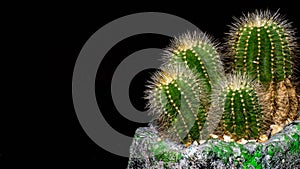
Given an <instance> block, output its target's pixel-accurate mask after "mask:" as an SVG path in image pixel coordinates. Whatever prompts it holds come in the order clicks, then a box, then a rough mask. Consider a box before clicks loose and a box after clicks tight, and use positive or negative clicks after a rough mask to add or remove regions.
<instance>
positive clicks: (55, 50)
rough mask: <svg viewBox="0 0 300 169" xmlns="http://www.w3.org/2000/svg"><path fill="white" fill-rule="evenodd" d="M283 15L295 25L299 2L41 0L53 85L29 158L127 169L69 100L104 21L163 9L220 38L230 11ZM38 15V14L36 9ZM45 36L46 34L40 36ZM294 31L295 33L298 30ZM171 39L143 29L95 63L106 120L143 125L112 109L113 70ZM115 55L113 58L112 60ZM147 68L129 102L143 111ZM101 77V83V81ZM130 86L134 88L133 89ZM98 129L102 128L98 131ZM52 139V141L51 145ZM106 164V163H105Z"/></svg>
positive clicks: (128, 129)
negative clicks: (87, 0) (41, 135)
mask: <svg viewBox="0 0 300 169" xmlns="http://www.w3.org/2000/svg"><path fill="white" fill-rule="evenodd" d="M279 8H280V13H282V14H285V15H286V16H287V18H288V19H289V20H290V21H293V23H294V24H293V26H294V27H296V28H300V17H299V9H298V5H297V4H296V1H295V2H289V1H286V0H285V1H281V2H275V1H272V0H268V1H243V0H241V1H235V2H233V1H221V2H217V1H200V0H198V2H197V3H196V4H195V2H190V1H181V2H180V1H179V2H173V3H171V4H168V5H163V4H161V3H155V2H151V1H140V2H137V3H135V4H133V3H131V4H129V3H126V4H125V3H122V4H121V3H119V2H115V3H114V4H110V5H108V4H104V3H103V4H101V3H98V4H81V3H77V4H67V5H65V4H64V5H62V4H55V5H53V4H45V5H43V8H41V9H40V10H39V11H40V12H41V13H42V14H43V16H42V20H43V22H42V23H43V24H42V30H43V31H42V32H43V38H46V40H47V49H46V52H45V54H46V55H47V59H48V61H47V68H48V73H50V74H49V79H48V80H50V82H49V84H51V87H50V88H51V89H55V90H48V89H46V90H47V92H49V91H51V92H49V93H48V96H49V98H53V99H52V101H51V102H49V103H50V105H49V106H48V107H49V110H51V113H49V114H47V115H46V116H47V117H43V118H44V119H48V120H49V119H50V120H49V121H51V122H50V123H47V129H49V130H48V132H47V134H46V135H45V139H40V140H39V144H37V145H38V146H39V147H38V148H37V149H38V150H37V151H34V152H35V153H32V155H30V157H31V158H32V161H31V162H34V159H39V161H43V162H44V164H57V165H58V164H62V163H63V164H67V165H74V164H75V165H77V164H86V165H91V164H92V165H95V166H98V167H97V168H112V169H119V168H120V169H121V168H126V166H127V162H128V158H124V157H119V156H116V155H113V154H111V153H109V152H107V151H106V150H104V149H102V148H101V147H99V146H98V145H96V144H95V143H94V142H93V141H92V140H91V139H90V138H89V137H88V136H87V135H86V133H85V132H84V130H83V129H82V128H81V126H80V124H79V121H78V120H77V117H76V114H75V110H74V108H73V102H72V89H71V87H72V73H73V68H74V65H75V62H76V59H77V56H78V54H79V52H80V50H81V48H82V47H83V45H84V44H85V42H86V41H87V40H88V39H89V37H90V36H91V35H92V34H93V33H95V32H96V31H97V30H98V29H100V28H101V27H102V26H104V25H105V24H107V23H109V22H111V21H113V20H115V19H118V18H120V17H122V16H125V15H128V14H133V13H137V12H164V13H169V14H173V15H177V16H179V17H181V18H184V19H186V20H188V21H190V22H192V23H193V24H195V25H196V26H198V28H200V29H201V30H202V31H204V32H207V33H209V34H211V35H213V36H214V37H215V38H217V39H219V41H220V42H223V41H224V40H223V37H224V33H225V32H227V31H228V26H227V25H228V24H230V23H231V22H232V21H233V19H232V17H233V16H241V15H242V12H245V13H247V12H249V11H253V10H255V9H270V10H272V11H276V10H277V9H279ZM37 15H38V13H37ZM44 35H46V36H44ZM297 35H298V34H297ZM169 40H170V38H169V37H165V36H161V35H153V34H145V35H138V36H133V37H131V38H128V39H125V40H123V41H121V42H120V43H118V44H116V45H115V46H114V47H113V48H112V49H111V50H110V51H109V53H108V54H107V55H106V56H105V60H106V61H107V63H108V64H106V66H105V65H103V67H99V70H98V74H97V79H96V82H95V84H96V91H95V92H96V95H97V99H98V100H99V99H104V100H106V102H105V104H103V105H102V104H101V105H100V104H99V102H98V104H99V107H100V108H102V109H101V112H102V113H103V115H104V117H105V118H106V120H107V121H108V123H109V124H110V125H111V126H112V127H113V128H114V129H115V130H117V131H118V132H120V133H123V134H125V135H128V136H131V137H132V136H133V135H134V132H135V130H136V128H137V127H140V126H146V124H139V123H134V122H130V121H128V120H127V119H125V118H124V117H122V116H121V115H120V114H118V112H117V110H116V109H115V108H114V106H113V104H112V101H111V100H110V99H111V96H110V93H109V91H110V89H109V88H108V87H109V85H110V80H111V75H112V73H113V71H114V69H115V68H116V67H117V65H118V63H120V62H121V61H122V59H124V58H126V56H128V55H130V54H132V53H133V52H135V51H138V50H140V49H144V48H150V47H157V48H164V47H165V46H166V45H167V44H168V42H169ZM112 58H113V60H112ZM150 72H153V70H148V71H144V72H142V73H140V74H138V75H137V76H136V78H135V79H134V80H133V81H132V85H131V86H130V87H131V89H135V90H131V91H130V98H131V101H132V103H133V105H134V106H135V107H136V108H138V109H140V110H142V109H143V107H144V104H145V102H144V100H143V99H142V98H141V97H142V95H143V90H144V89H145V87H144V84H145V80H147V79H149V76H150ZM103 80H104V81H105V82H104V83H102V81H103ZM133 91H134V92H133ZM99 134H100V133H99ZM49 142H50V144H49ZM104 165H106V166H107V167H104Z"/></svg>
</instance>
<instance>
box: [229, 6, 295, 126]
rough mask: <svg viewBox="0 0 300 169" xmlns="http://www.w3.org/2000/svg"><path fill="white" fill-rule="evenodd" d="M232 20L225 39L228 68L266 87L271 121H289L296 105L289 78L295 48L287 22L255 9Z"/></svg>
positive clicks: (278, 16)
mask: <svg viewBox="0 0 300 169" xmlns="http://www.w3.org/2000/svg"><path fill="white" fill-rule="evenodd" d="M235 20H236V22H235V23H234V24H233V25H232V26H231V31H230V33H229V41H228V45H229V47H228V49H229V52H228V56H229V57H230V60H231V62H230V63H231V67H232V68H233V70H235V71H238V72H243V73H246V74H249V75H250V76H251V77H252V78H255V79H257V80H258V81H259V82H261V83H262V84H263V85H264V87H265V88H267V90H268V92H267V96H268V97H266V99H267V100H268V101H269V103H268V105H269V106H270V107H271V109H270V111H272V116H273V120H274V123H275V124H278V125H280V124H286V123H289V122H291V121H293V120H294V119H295V117H296V115H297V107H298V106H299V104H298V99H297V96H296V91H295V87H294V86H293V85H292V83H291V81H290V79H291V77H292V73H293V67H294V65H293V60H294V58H295V51H296V48H297V43H296V38H295V32H294V29H293V28H292V27H291V23H289V22H288V21H287V20H284V19H283V18H282V17H281V16H280V15H279V14H278V13H277V12H276V13H275V14H272V13H271V12H270V11H264V12H263V11H256V12H254V13H249V14H248V15H247V16H244V17H241V18H240V19H237V18H235Z"/></svg>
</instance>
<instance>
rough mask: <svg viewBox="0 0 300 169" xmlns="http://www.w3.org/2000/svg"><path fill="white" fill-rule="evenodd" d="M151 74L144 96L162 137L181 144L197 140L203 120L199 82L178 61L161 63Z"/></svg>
mask: <svg viewBox="0 0 300 169" xmlns="http://www.w3.org/2000/svg"><path fill="white" fill-rule="evenodd" d="M161 70H162V71H159V72H157V73H156V74H154V76H153V77H152V81H151V82H150V83H151V85H149V86H148V87H149V89H148V90H147V91H146V99H147V100H148V107H149V109H150V112H153V113H154V116H155V119H156V120H154V122H156V123H157V125H158V130H159V131H160V133H161V136H162V137H167V138H171V139H173V140H175V141H180V142H182V143H185V144H190V143H192V142H193V141H194V140H198V139H199V137H200V134H201V129H202V125H203V123H204V122H205V119H206V118H205V117H206V114H205V109H204V105H203V104H202V102H201V100H204V99H205V98H207V96H206V95H205V94H202V93H201V91H202V90H203V89H202V87H203V84H201V83H200V82H199V80H197V78H196V77H195V76H194V74H193V72H192V71H190V70H189V69H186V68H185V67H182V66H180V65H176V66H164V67H162V68H161Z"/></svg>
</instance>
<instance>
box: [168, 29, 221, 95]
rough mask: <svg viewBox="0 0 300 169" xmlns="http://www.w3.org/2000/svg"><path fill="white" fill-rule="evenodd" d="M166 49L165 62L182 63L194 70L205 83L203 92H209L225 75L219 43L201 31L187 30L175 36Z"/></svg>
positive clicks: (171, 63) (170, 63)
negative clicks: (191, 31)
mask: <svg viewBox="0 0 300 169" xmlns="http://www.w3.org/2000/svg"><path fill="white" fill-rule="evenodd" d="M165 51H166V52H165V55H164V60H165V62H166V63H165V64H168V65H173V64H182V65H184V66H185V67H187V68H188V69H191V70H193V71H194V72H195V73H196V74H197V78H198V79H199V80H201V81H202V82H203V84H204V89H203V92H207V93H208V94H209V93H210V92H211V88H212V84H214V83H216V82H218V79H219V78H220V77H223V76H224V70H223V65H222V62H221V59H220V55H219V53H218V47H217V43H216V42H215V40H213V39H212V38H211V37H210V36H208V35H207V34H205V33H203V32H201V31H197V32H196V31H195V32H193V33H190V32H187V33H185V34H183V35H181V36H179V37H178V38H174V40H173V41H172V43H171V45H170V46H169V47H168V48H167V49H166V50H165Z"/></svg>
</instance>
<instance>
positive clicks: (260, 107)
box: [207, 74, 268, 141]
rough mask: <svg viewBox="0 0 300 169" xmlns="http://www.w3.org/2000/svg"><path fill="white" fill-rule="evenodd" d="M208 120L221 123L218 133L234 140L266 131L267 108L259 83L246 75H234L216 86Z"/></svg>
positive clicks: (248, 137) (249, 137) (251, 137)
mask: <svg viewBox="0 0 300 169" xmlns="http://www.w3.org/2000/svg"><path fill="white" fill-rule="evenodd" d="M211 97H212V105H211V108H210V111H209V112H208V117H207V121H208V123H218V122H220V123H219V127H218V130H217V131H216V134H218V135H221V136H223V135H224V134H225V135H228V136H230V137H231V138H232V139H234V140H235V141H237V140H240V139H242V138H244V139H246V140H249V139H258V138H259V137H260V136H261V135H262V134H266V130H267V128H266V127H267V123H268V119H267V118H268V111H267V109H268V108H267V107H266V105H265V104H264V99H263V97H264V92H263V90H262V88H261V86H260V84H259V83H257V82H255V81H253V80H251V79H250V78H248V77H247V76H246V75H240V74H234V75H228V77H227V78H226V79H224V80H222V81H219V83H218V84H216V85H215V88H214V90H213V92H212V96H211Z"/></svg>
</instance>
